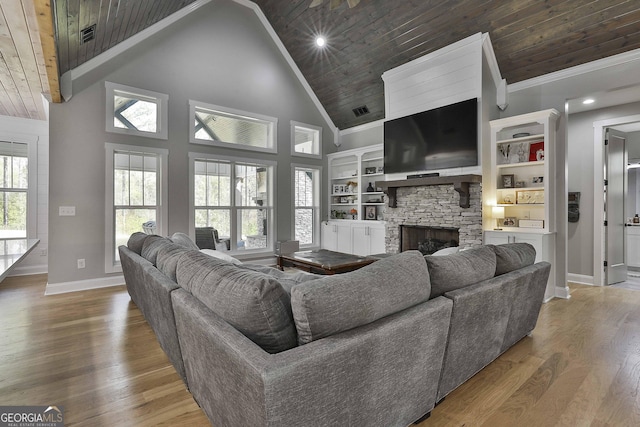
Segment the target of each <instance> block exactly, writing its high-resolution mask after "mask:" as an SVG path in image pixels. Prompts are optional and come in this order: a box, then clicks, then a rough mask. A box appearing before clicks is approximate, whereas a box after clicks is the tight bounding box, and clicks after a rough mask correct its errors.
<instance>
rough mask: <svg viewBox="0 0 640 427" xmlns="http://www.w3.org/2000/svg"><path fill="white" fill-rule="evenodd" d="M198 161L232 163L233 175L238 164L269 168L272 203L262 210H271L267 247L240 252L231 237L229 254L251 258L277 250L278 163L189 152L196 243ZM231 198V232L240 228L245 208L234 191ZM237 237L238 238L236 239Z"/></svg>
mask: <svg viewBox="0 0 640 427" xmlns="http://www.w3.org/2000/svg"><path fill="white" fill-rule="evenodd" d="M197 160H202V161H220V162H229V163H231V170H232V174H233V173H235V172H234V171H235V166H236V164H237V163H241V164H250V165H260V166H267V167H269V169H268V171H269V174H268V180H267V181H268V183H269V187H268V188H267V195H268V196H267V197H268V200H269V201H270V206H268V207H263V208H262V209H269V213H268V215H267V218H268V219H269V220H268V222H267V230H268V234H267V237H268V239H267V247H266V248H259V249H243V250H240V251H239V250H238V249H237V247H236V245H237V243H236V242H234V241H233V240H234V237H233V236H229V237H230V238H231V251H230V252H229V253H230V254H231V255H234V256H236V255H238V256H239V258H242V256H243V255H248V256H251V255H253V254H262V253H273V251H274V250H275V242H276V236H277V235H278V233H277V230H276V220H275V218H276V217H277V204H276V200H275V195H276V176H277V162H274V161H270V160H256V159H251V158H246V157H235V156H221V155H215V154H209V153H194V152H189V236H190V237H191V239H193V240H194V241H195V235H196V225H195V224H196V218H195V216H196V215H195V213H196V210H195V194H194V191H195V162H196V161H197ZM230 197H231V200H230V207H229V209H230V210H231V213H230V217H231V230H237V226H238V224H237V222H238V216H237V212H238V211H239V210H242V209H243V207H242V206H236V203H235V202H236V200H235V193H234V192H233V191H232V192H231V195H230ZM245 208H246V207H245ZM251 209H255V208H253V207H251ZM237 237H238V236H236V238H237ZM236 240H237V239H236Z"/></svg>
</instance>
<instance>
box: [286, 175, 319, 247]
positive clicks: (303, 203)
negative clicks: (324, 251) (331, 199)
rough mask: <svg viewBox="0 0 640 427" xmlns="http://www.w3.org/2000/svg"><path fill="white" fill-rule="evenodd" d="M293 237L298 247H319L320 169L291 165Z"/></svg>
mask: <svg viewBox="0 0 640 427" xmlns="http://www.w3.org/2000/svg"><path fill="white" fill-rule="evenodd" d="M292 174H293V205H294V207H293V218H294V221H293V235H294V239H295V240H298V241H299V242H300V246H319V245H320V176H321V170H320V168H316V167H310V166H300V165H292Z"/></svg>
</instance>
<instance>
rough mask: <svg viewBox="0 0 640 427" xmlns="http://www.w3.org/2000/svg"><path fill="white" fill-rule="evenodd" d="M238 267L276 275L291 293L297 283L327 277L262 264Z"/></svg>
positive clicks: (240, 265)
mask: <svg viewBox="0 0 640 427" xmlns="http://www.w3.org/2000/svg"><path fill="white" fill-rule="evenodd" d="M238 267H240V268H244V269H247V270H252V271H259V272H260V273H264V274H267V275H269V276H272V277H275V278H276V279H278V282H280V284H281V285H282V287H283V288H284V290H285V291H286V292H287V293H288V294H289V295H291V288H293V287H294V286H295V285H297V284H300V283H303V282H308V281H310V280H316V279H320V278H322V277H326V276H324V275H322V274H314V273H307V272H306V271H296V272H293V271H287V272H285V271H282V270H280V269H278V268H274V267H269V266H266V265H261V264H239V265H238Z"/></svg>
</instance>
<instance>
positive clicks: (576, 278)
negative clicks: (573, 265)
mask: <svg viewBox="0 0 640 427" xmlns="http://www.w3.org/2000/svg"><path fill="white" fill-rule="evenodd" d="M567 280H568V281H569V282H571V283H579V284H581V285H592V286H593V285H594V283H593V276H586V275H584V274H574V273H569V274H567Z"/></svg>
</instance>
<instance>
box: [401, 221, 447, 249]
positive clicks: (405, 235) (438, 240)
mask: <svg viewBox="0 0 640 427" xmlns="http://www.w3.org/2000/svg"><path fill="white" fill-rule="evenodd" d="M458 230H459V229H458V228H454V227H432V226H424V225H401V226H400V248H399V250H400V252H404V251H409V250H418V251H420V252H421V253H422V254H424V255H431V254H432V253H434V252H437V251H439V250H440V249H444V248H450V247H453V246H458V244H459V243H460V234H459V232H458Z"/></svg>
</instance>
